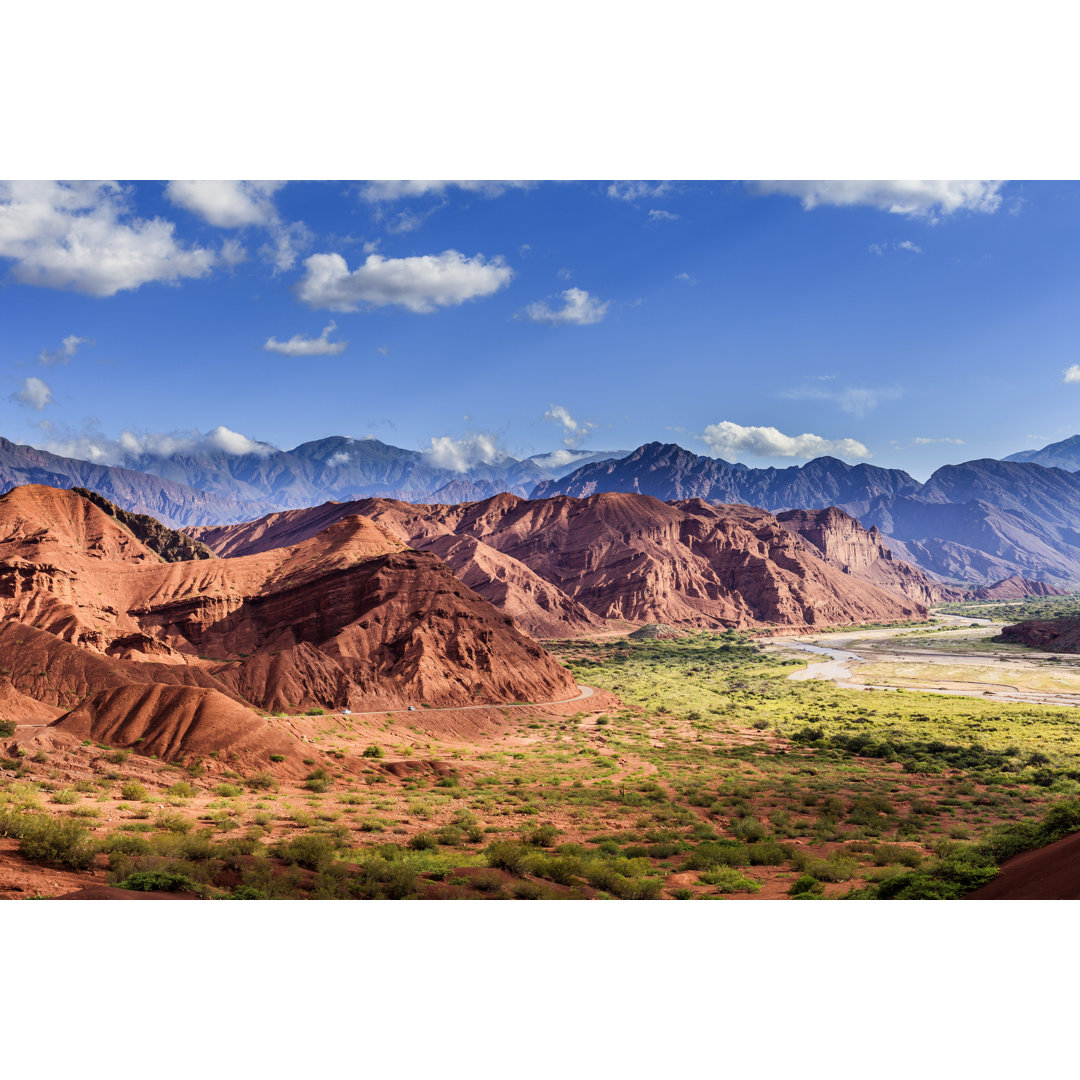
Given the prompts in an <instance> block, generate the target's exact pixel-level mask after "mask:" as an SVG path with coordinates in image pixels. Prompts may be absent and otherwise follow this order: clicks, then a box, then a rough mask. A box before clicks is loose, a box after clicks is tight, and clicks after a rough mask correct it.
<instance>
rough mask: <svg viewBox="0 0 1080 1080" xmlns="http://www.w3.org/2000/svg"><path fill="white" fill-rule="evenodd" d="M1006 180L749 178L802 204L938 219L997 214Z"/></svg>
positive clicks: (764, 191)
mask: <svg viewBox="0 0 1080 1080" xmlns="http://www.w3.org/2000/svg"><path fill="white" fill-rule="evenodd" d="M1005 183H1006V181H1004V180H751V181H749V182H748V184H747V186H748V187H749V189H750V191H751V192H753V193H754V194H755V195H790V196H793V197H794V198H797V199H800V200H801V201H802V204H803V207H804V208H805V209H807V210H812V209H814V207H816V206H869V207H873V208H874V209H875V210H885V211H887V212H888V213H890V214H903V215H905V216H906V217H912V218H925V219H927V220H929V221H937V220H939V219H940V217H941V216H947V215H949V214H952V213H955V212H956V211H957V210H970V211H972V212H974V213H980V214H993V213H995V212H996V211H997V210H998V208H999V207H1000V206H1001V189H1002V187H1003V186H1004V185H1005Z"/></svg>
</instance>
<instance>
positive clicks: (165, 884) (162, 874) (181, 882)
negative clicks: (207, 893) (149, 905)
mask: <svg viewBox="0 0 1080 1080" xmlns="http://www.w3.org/2000/svg"><path fill="white" fill-rule="evenodd" d="M119 887H120V888H121V889H131V890H133V891H135V892H194V893H198V892H201V891H202V886H201V885H199V884H198V883H197V882H194V881H192V880H191V878H189V877H188V876H187V874H181V873H179V872H177V871H173V870H136V871H135V872H134V873H133V874H128V876H127V877H126V878H124V880H123V881H121V882H120V883H119Z"/></svg>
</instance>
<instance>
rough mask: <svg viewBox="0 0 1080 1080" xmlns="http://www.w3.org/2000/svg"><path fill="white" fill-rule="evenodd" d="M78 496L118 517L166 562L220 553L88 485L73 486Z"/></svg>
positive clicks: (204, 557) (203, 557) (117, 518)
mask: <svg viewBox="0 0 1080 1080" xmlns="http://www.w3.org/2000/svg"><path fill="white" fill-rule="evenodd" d="M71 490H72V491H74V492H75V494H76V495H81V496H82V497H83V498H84V499H87V500H88V501H89V502H92V503H93V504H94V505H95V506H96V507H98V509H100V510H103V511H104V512H105V513H106V514H108V515H109V517H112V518H116V520H117V521H119V522H120V524H121V525H123V526H124V528H126V529H127V530H128V531H129V532H130V533H132V535H133V536H135V538H136V539H138V540H141V541H142V542H143V543H144V544H145V545H146V546H147V547H148V548H149V549H150V550H151V551H155V552H157V554H158V555H160V556H161V558H162V559H163V560H164V561H165V562H188V561H189V560H191V559H214V558H217V556H216V555H215V554H214V553H213V552H212V551H211V550H210V549H209V548H208V547H207V546H206V545H205V544H204V543H202V541H201V540H196V539H195V538H194V537H193V536H188V534H187V533H183V532H180V531H179V530H177V529H170V528H168V527H167V526H165V525H162V524H161V522H160V521H158V520H157V518H153V517H151V516H150V515H149V514H132V513H130V512H129V511H127V510H121V509H120V507H119V506H117V505H115V503H111V502H109V500H108V499H106V498H105V496H104V495H99V494H98V493H97V492H96V491H89V490H87V489H86V488H81V487H76V488H72V489H71Z"/></svg>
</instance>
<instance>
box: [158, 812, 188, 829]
mask: <svg viewBox="0 0 1080 1080" xmlns="http://www.w3.org/2000/svg"><path fill="white" fill-rule="evenodd" d="M154 824H155V825H156V826H157V827H158V828H159V829H166V830H167V831H168V832H174V833H189V832H191V827H192V824H193V822H192V821H191V819H190V818H186V817H184V815H183V814H177V813H173V812H171V811H169V810H162V811H161V813H159V814H158V816H157V817H156V818H154Z"/></svg>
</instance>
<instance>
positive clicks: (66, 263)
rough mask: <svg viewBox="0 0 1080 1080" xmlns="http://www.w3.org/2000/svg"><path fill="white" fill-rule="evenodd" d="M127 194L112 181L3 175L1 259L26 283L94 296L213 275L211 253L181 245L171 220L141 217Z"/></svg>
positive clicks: (1, 185) (18, 278) (0, 204)
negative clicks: (12, 263)
mask: <svg viewBox="0 0 1080 1080" xmlns="http://www.w3.org/2000/svg"><path fill="white" fill-rule="evenodd" d="M128 200H129V192H128V191H126V190H125V189H124V188H122V187H121V186H120V185H119V184H116V183H114V182H111V181H103V182H97V181H94V182H90V181H74V182H70V183H68V182H64V183H61V182H57V181H52V180H45V181H25V180H12V181H2V182H0V258H3V259H11V260H12V261H13V262H14V266H13V268H12V272H13V274H14V276H15V278H16V280H17V281H20V282H22V283H23V284H24V285H38V286H42V287H45V288H50V289H71V290H73V291H75V292H81V293H87V294H89V295H90V296H114V295H115V294H116V293H118V292H121V291H124V290H126V289H137V288H139V286H140V285H146V284H148V283H150V282H155V281H160V282H166V283H176V282H178V281H179V280H180V279H181V278H201V277H205V276H206V275H207V274H208V273H210V271H211V269H212V268H213V266H214V264H215V262H216V260H217V255H215V253H214V252H213V251H211V250H209V249H208V248H201V247H194V246H191V247H186V246H184V245H182V244H179V243H177V241H176V238H175V236H174V235H173V233H174V231H175V228H176V227H175V225H173V223H172V222H171V221H165V220H164V219H162V218H154V219H153V220H146V219H144V218H139V217H136V216H134V214H133V212H132V209H131V206H130V205H129V201H128Z"/></svg>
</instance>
